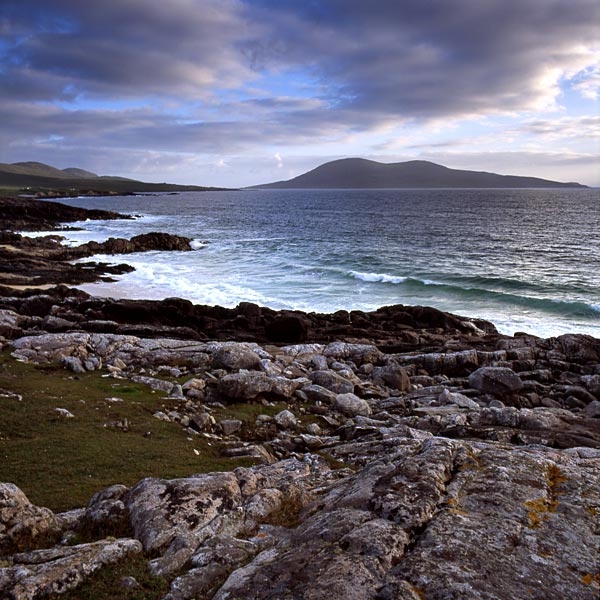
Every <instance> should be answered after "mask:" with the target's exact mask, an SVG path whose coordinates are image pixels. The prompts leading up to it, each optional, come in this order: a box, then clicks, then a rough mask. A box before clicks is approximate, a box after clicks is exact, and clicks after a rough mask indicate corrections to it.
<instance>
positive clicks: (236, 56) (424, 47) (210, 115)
mask: <svg viewBox="0 0 600 600" xmlns="http://www.w3.org/2000/svg"><path fill="white" fill-rule="evenodd" d="M599 97H600V2H598V1H597V0H369V1H368V2H367V1H365V0H169V1H168V2H167V1H163V0H102V1H101V2H100V1H91V0H90V1H82V0H51V1H48V0H0V162H8V163H12V162H18V161H30V160H33V161H40V162H45V163H48V164H51V165H53V166H56V167H59V168H66V167H79V168H84V169H88V170H90V171H93V172H96V173H100V174H103V175H120V176H124V177H132V178H135V179H142V180H145V181H156V182H161V181H168V182H173V183H186V184H196V185H208V186H224V187H241V186H246V185H254V184H259V183H266V182H270V181H276V180H282V179H289V178H291V177H294V176H296V175H299V174H301V173H303V172H305V171H307V170H309V169H312V168H314V167H316V166H318V165H320V164H322V163H324V162H327V161H329V160H334V159H338V158H347V157H354V156H360V157H363V158H369V159H372V160H378V161H381V162H398V161H404V160H413V159H419V160H431V161H434V162H437V163H440V164H443V165H446V166H448V167H452V168H459V169H472V170H482V171H493V172H498V173H502V174H512V175H531V176H537V177H544V178H549V179H553V180H559V181H578V182H581V183H584V184H587V185H592V186H600V158H599V157H600V111H599Z"/></svg>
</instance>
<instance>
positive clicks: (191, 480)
mask: <svg viewBox="0 0 600 600" xmlns="http://www.w3.org/2000/svg"><path fill="white" fill-rule="evenodd" d="M4 235H5V236H8V235H16V234H14V233H10V234H9V233H6V234H4ZM163 242H165V240H163ZM3 243H4V244H7V241H6V238H5V241H4V242H3ZM14 243H15V244H16V245H18V244H19V243H22V244H25V243H26V242H24V241H23V239H20V240H17V239H16V240H15V241H14ZM44 243H48V244H50V242H44ZM53 243H54V242H53ZM169 243H170V242H169ZM177 243H179V242H177ZM181 243H182V244H183V243H184V242H181ZM57 244H58V243H57ZM114 244H117V246H122V247H123V248H127V247H128V246H127V244H126V243H125V242H121V241H119V242H117V241H115V242H114ZM52 247H53V246H52ZM57 247H60V248H61V249H60V250H56V251H57V252H63V251H64V248H62V246H60V245H59V244H58V245H57ZM36 248H38V247H37V246H36ZM95 248H96V249H95ZM176 249H178V250H182V249H184V248H182V247H181V246H178V247H177V248H176ZM88 250H89V252H90V255H91V254H94V253H97V252H98V250H97V247H95V246H88ZM88 250H86V252H87V251H88ZM22 252H23V254H24V255H25V254H26V253H27V249H26V247H25V246H22ZM73 257H74V255H70V256H69V255H68V254H67V255H65V258H64V262H65V264H68V261H69V260H72V258H73ZM62 283H65V281H64V280H63V281H62ZM0 349H1V350H2V354H3V356H5V357H6V360H7V361H20V364H27V365H39V368H41V369H43V368H49V367H50V366H54V368H60V369H61V370H62V372H64V373H65V375H68V377H69V378H71V379H77V378H80V377H81V378H83V377H85V376H87V375H89V374H90V373H101V374H102V376H104V377H106V380H107V381H115V382H124V383H131V384H132V385H133V384H135V385H140V386H143V387H145V388H147V389H148V393H149V394H150V393H152V394H154V395H155V396H157V395H158V398H159V401H160V403H161V406H160V410H156V411H155V412H154V413H153V414H152V418H153V419H154V420H155V422H156V423H162V424H165V423H166V424H169V426H170V427H172V428H174V429H177V430H180V431H182V432H183V433H184V434H185V435H186V436H188V438H189V439H192V440H200V439H202V440H205V441H206V442H207V443H210V444H211V447H214V448H217V449H218V452H220V453H221V454H222V456H224V457H229V458H244V459H245V460H248V461H250V462H251V463H252V464H253V466H238V467H237V468H235V469H233V470H232V471H225V472H211V473H206V472H198V473H196V474H194V475H192V476H189V477H178V478H166V477H146V478H144V479H141V480H140V481H139V482H138V483H134V484H133V485H123V484H122V482H119V480H118V473H115V484H114V485H111V486H110V487H107V488H106V489H102V490H98V491H97V493H96V494H95V495H93V497H91V498H90V500H89V503H88V504H87V506H81V507H79V508H75V509H73V510H69V511H67V512H64V511H58V510H50V509H48V508H44V507H41V506H38V505H36V504H34V503H31V502H30V501H29V500H28V498H27V495H26V494H25V493H24V492H23V491H22V490H21V489H20V488H19V487H18V486H17V485H15V484H14V483H13V482H8V481H7V482H5V483H0V598H2V599H4V598H7V599H11V600H22V599H28V600H37V599H39V598H56V597H65V598H76V597H79V596H77V595H73V594H78V593H79V591H78V590H81V589H83V588H84V587H85V586H86V585H88V584H89V583H90V582H93V581H94V580H95V578H97V577H98V575H99V574H101V573H103V572H106V571H108V570H110V569H112V568H113V567H114V565H118V564H128V563H131V562H133V561H138V562H141V563H143V564H144V565H145V568H146V569H147V570H148V572H149V573H150V574H151V575H152V577H155V578H157V579H158V580H160V582H161V584H160V585H161V586H162V587H160V591H151V590H150V589H149V588H148V589H146V588H145V587H144V586H145V585H146V584H145V583H144V582H140V581H138V580H136V579H135V578H132V577H121V578H120V579H118V580H116V581H115V583H114V589H113V595H112V597H119V598H130V597H131V598H133V597H138V598H163V599H164V600H191V599H193V598H212V599H215V600H225V599H242V598H253V599H265V600H266V599H270V600H275V599H278V600H279V599H290V600H291V599H306V600H308V599H311V600H316V599H324V598H327V599H329V600H334V599H342V598H343V599H344V600H354V599H356V600H362V599H373V600H376V599H377V600H392V599H394V600H395V599H406V600H419V599H423V598H426V599H428V600H429V599H432V600H447V599H481V600H484V599H485V600H508V599H517V598H518V599H521V598H533V599H537V600H546V599H547V598H557V599H562V598H564V599H582V600H588V599H589V600H592V599H596V598H597V597H598V594H599V593H600V565H599V561H598V549H599V548H600V340H597V339H595V338H592V337H590V336H585V335H574V334H573V335H563V336H560V337H556V338H549V339H542V338H538V337H535V336H532V335H526V334H517V335H515V336H512V337H509V336H505V335H501V334H499V333H498V332H497V331H496V329H495V328H494V326H493V325H492V324H491V323H487V322H485V321H481V320H473V319H468V318H465V317H460V316H456V315H451V314H448V313H444V312H442V311H439V310H436V309H433V308H428V307H414V306H390V307H384V308H381V309H379V310H377V311H374V312H370V313H367V312H361V311H352V312H347V311H339V312H337V313H333V314H316V313H310V314H306V313H301V312H298V311H274V310H271V309H269V308H266V307H260V306H257V305H255V304H251V303H242V304H240V305H238V306H237V307H236V308H233V309H226V308H222V307H209V306H198V305H193V304H192V303H191V302H189V301H186V300H183V299H177V298H172V299H166V300H163V301H143V300H114V299H110V298H97V297H92V296H90V295H89V294H86V293H85V292H82V291H81V290H77V289H74V288H70V287H68V286H66V285H59V286H55V287H51V288H50V289H47V290H39V289H26V290H19V289H15V288H13V287H8V286H0ZM18 395H19V394H17V392H15V391H14V390H11V389H8V388H6V389H4V388H3V389H1V390H0V406H1V405H2V404H4V406H5V407H6V408H5V409H8V406H9V403H14V404H17V403H19V405H20V406H21V407H22V406H24V405H26V404H27V403H28V402H35V398H34V397H31V398H30V397H21V398H18V397H17V396H18ZM109 400H110V401H111V402H117V401H118V402H120V403H125V402H127V401H128V400H127V399H120V398H117V399H115V398H110V399H109ZM74 406H75V408H73V409H72V411H71V410H67V409H66V408H64V407H62V406H59V405H58V404H57V406H56V407H55V408H54V409H53V410H54V411H59V412H54V414H55V415H56V414H58V416H56V417H53V418H60V419H64V420H65V422H68V423H75V422H77V419H78V414H77V406H78V405H77V404H74ZM80 406H82V405H80ZM232 406H236V407H239V406H248V407H252V408H253V409H255V410H254V411H253V412H252V413H251V415H252V416H251V417H249V416H248V414H249V413H242V412H240V414H239V415H230V416H227V417H226V418H225V417H223V414H224V412H223V411H224V410H226V409H227V408H228V407H232ZM61 410H62V411H64V412H60V411H61ZM110 427H111V428H112V429H113V430H114V429H115V428H116V429H117V430H118V431H119V435H122V436H132V435H140V436H141V435H142V434H144V435H145V434H146V433H147V432H137V431H136V430H135V427H134V426H133V425H132V424H130V423H122V422H120V423H117V424H116V425H115V424H114V423H113V424H111V425H110ZM2 435H5V434H3V432H2V426H0V444H2V443H3V442H2V440H3V439H4V438H3V437H2ZM9 437H10V436H9ZM8 443H10V440H8ZM6 448H7V449H9V448H10V446H6ZM6 451H9V450H6ZM198 458H199V459H200V458H201V456H199V457H198ZM5 460H8V461H10V455H7V456H6V457H5ZM40 468H42V466H41V465H40ZM21 487H23V486H21ZM135 594H138V595H137V596H136V595H135ZM92 597H93V596H92Z"/></svg>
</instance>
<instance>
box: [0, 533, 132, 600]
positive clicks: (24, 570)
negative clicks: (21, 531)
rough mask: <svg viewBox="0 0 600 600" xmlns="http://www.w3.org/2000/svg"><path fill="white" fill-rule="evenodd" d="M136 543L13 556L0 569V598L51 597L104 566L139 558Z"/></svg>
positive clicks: (61, 548)
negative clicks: (131, 557) (130, 558)
mask: <svg viewBox="0 0 600 600" xmlns="http://www.w3.org/2000/svg"><path fill="white" fill-rule="evenodd" d="M141 552H142V545H141V544H140V542H138V541H137V540H132V539H120V540H115V541H108V540H104V541H101V542H94V543H91V544H81V545H79V546H58V547H56V548H52V549H50V550H36V551H34V552H29V553H26V554H16V555H13V556H10V557H8V560H7V561H6V563H7V564H9V565H10V566H8V567H5V568H0V597H1V598H3V599H4V598H6V599H7V600H36V599H38V598H47V597H55V595H58V594H62V593H64V592H66V591H68V590H72V589H74V588H76V587H77V586H78V585H79V584H80V583H82V582H83V581H84V580H85V579H87V578H89V577H90V576H91V575H93V574H94V573H95V572H96V571H98V570H99V569H101V568H102V567H103V566H105V565H108V564H114V563H116V562H119V561H121V560H123V559H124V558H126V557H127V556H131V555H135V554H140V553H141Z"/></svg>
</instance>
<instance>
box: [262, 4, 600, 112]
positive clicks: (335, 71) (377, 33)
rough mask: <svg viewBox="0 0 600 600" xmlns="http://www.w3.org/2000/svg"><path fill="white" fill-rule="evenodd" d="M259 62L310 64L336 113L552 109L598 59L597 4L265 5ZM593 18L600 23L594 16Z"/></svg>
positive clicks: (599, 13)
mask: <svg viewBox="0 0 600 600" xmlns="http://www.w3.org/2000/svg"><path fill="white" fill-rule="evenodd" d="M259 4H262V7H263V11H264V15H265V18H266V15H267V13H270V15H271V16H270V19H271V21H272V22H277V27H275V28H274V31H272V32H271V36H270V38H268V39H266V40H261V41H260V42H258V44H257V47H256V48H255V49H254V54H255V56H257V57H260V59H258V58H256V59H255V60H256V61H257V62H258V63H259V64H263V65H267V66H268V65H270V64H282V65H285V64H289V63H296V64H305V65H309V69H310V70H311V71H312V72H313V73H314V74H315V76H318V77H320V78H321V81H323V82H326V84H325V85H326V87H328V89H329V91H330V94H331V97H330V100H331V101H332V103H333V104H334V105H335V106H336V108H346V109H353V110H354V111H357V112H362V113H373V112H376V113H378V114H380V115H383V116H387V117H389V116H396V117H406V116H409V117H413V118H435V117H438V116H444V117H448V116H468V115H474V114H490V113H497V114H499V113H507V112H513V111H523V110H539V109H540V108H545V107H549V106H552V105H553V104H554V103H555V102H556V99H557V96H558V95H559V93H560V82H561V78H562V77H564V76H565V75H566V74H570V75H574V74H575V73H577V72H579V71H581V70H582V69H585V68H586V67H588V66H589V65H590V64H591V63H593V62H594V61H596V62H597V61H598V56H597V55H594V54H593V53H592V52H590V50H589V48H591V47H594V46H597V22H598V18H599V17H600V8H599V7H598V4H597V3H596V2H595V1H591V0H573V1H567V0H559V1H553V2H548V1H547V0H528V1H526V2H523V1H522V0H506V1H504V2H492V1H485V0H484V1H482V0H455V1H453V2H447V1H442V0H437V1H435V0H434V1H432V2H427V3H423V2H422V1H421V0H404V1H403V2H397V1H396V0H390V1H383V0H379V1H377V2H375V3H373V2H369V3H367V2H364V1H363V0H343V1H342V0H331V1H329V2H318V3H317V2H306V3H301V7H299V6H298V3H296V2H293V1H291V0H289V1H284V2H278V3H277V4H276V6H275V8H274V7H273V3H271V2H267V1H264V2H260V3H259ZM594 16H595V17H596V18H594Z"/></svg>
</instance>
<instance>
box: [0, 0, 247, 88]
mask: <svg viewBox="0 0 600 600" xmlns="http://www.w3.org/2000/svg"><path fill="white" fill-rule="evenodd" d="M237 9H238V3H237V2H236V1H234V0H231V1H230V0H220V1H218V0H202V1H201V2H194V1H192V0H170V1H169V2H154V1H150V2H149V1H147V0H103V1H102V2H82V1H81V0H54V1H53V2H52V3H48V2H45V1H35V0H18V2H15V1H13V0H8V2H6V1H5V2H4V3H3V5H2V7H1V8H0V11H2V22H4V23H9V24H10V25H11V28H10V29H14V31H15V32H16V33H14V34H11V33H10V32H9V33H7V34H5V35H4V37H5V39H6V41H5V45H7V46H8V48H9V49H8V51H7V52H6V58H7V59H8V60H6V61H3V62H4V63H5V64H4V68H3V69H2V71H1V72H0V77H1V78H2V79H0V81H1V82H2V84H3V86H4V85H7V84H10V83H11V79H10V78H13V81H16V83H17V84H20V83H21V82H23V83H27V82H28V81H29V80H30V79H38V80H39V82H38V89H39V97H41V98H43V97H44V91H46V98H51V97H52V96H54V97H62V96H67V97H70V96H72V95H73V94H84V95H88V96H89V95H91V96H103V95H106V96H119V97H143V96H145V95H147V94H157V95H161V96H174V97H176V96H178V95H185V96H189V95H201V94H203V93H206V92H209V91H211V89H212V88H213V87H217V86H219V87H227V86H229V85H238V84H239V83H240V82H241V81H243V80H244V79H245V78H247V77H248V76H249V74H250V71H249V67H248V66H247V65H245V63H244V61H242V60H240V58H241V54H240V52H239V50H237V48H236V44H237V43H238V41H240V40H243V39H244V35H245V31H246V30H247V27H248V25H247V24H246V23H244V22H243V21H242V20H241V17H240V16H239V14H238V13H239V11H238V10H237ZM3 29H9V28H7V27H6V26H5V27H4V28H3ZM14 87H16V86H15V85H11V88H14ZM32 87H33V86H31V85H28V89H31V88H32ZM48 88H50V90H48ZM48 92H50V93H48Z"/></svg>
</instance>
